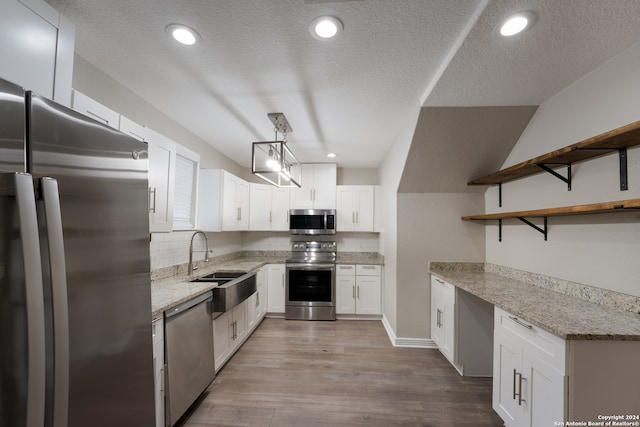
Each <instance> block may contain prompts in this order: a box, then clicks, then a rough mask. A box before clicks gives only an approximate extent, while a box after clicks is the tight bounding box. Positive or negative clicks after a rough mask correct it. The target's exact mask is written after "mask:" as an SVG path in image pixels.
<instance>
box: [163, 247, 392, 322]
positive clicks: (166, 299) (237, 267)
mask: <svg viewBox="0 0 640 427" xmlns="http://www.w3.org/2000/svg"><path fill="white" fill-rule="evenodd" d="M289 256H290V254H288V253H283V254H277V255H265V256H243V257H239V258H235V259H231V260H225V261H222V262H216V261H210V262H207V263H204V262H202V261H198V262H196V263H195V264H196V265H197V266H198V267H199V268H198V269H197V270H196V271H195V272H194V274H193V275H192V276H188V275H187V274H186V272H185V271H184V270H185V269H184V268H176V269H175V272H174V273H173V274H172V275H170V276H169V277H163V278H158V279H154V280H152V281H151V312H152V316H153V319H157V318H160V317H161V316H162V313H163V312H164V311H165V310H168V309H170V308H172V307H175V306H177V305H179V304H181V303H183V302H186V301H189V300H190V299H192V298H194V297H197V296H198V295H201V294H203V293H205V292H208V291H210V290H211V289H213V288H215V287H216V286H218V284H217V283H216V282H191V281H190V280H193V279H195V278H197V277H202V276H206V275H208V274H211V273H216V272H229V273H230V272H233V273H236V272H237V273H248V272H249V271H253V270H257V269H259V268H260V267H262V266H263V265H265V264H284V262H285V260H286V259H287V258H288V257H289ZM383 259H384V258H383V257H382V256H381V255H379V254H373V253H369V252H365V253H358V252H349V253H345V254H344V255H341V254H340V253H339V254H338V260H337V263H338V264H375V265H381V264H382V263H383ZM152 277H153V274H152Z"/></svg>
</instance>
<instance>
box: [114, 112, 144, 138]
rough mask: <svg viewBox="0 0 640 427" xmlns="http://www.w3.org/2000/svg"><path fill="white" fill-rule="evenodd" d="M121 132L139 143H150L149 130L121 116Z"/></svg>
mask: <svg viewBox="0 0 640 427" xmlns="http://www.w3.org/2000/svg"><path fill="white" fill-rule="evenodd" d="M119 129H120V132H122V133H125V134H127V135H129V136H131V137H133V138H135V139H137V140H138V141H148V140H149V136H148V130H147V128H145V127H144V126H142V125H139V124H138V123H136V122H134V121H131V120H129V119H127V118H126V117H124V116H120V128H119Z"/></svg>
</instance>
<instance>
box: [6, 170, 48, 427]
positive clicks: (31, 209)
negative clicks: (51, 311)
mask: <svg viewBox="0 0 640 427" xmlns="http://www.w3.org/2000/svg"><path fill="white" fill-rule="evenodd" d="M6 179H9V180H12V181H13V182H12V183H10V185H9V186H10V187H11V188H13V189H14V190H15V200H16V208H17V215H18V219H19V224H20V241H21V244H22V261H23V267H24V289H25V297H26V316H27V345H28V346H29V358H28V361H27V369H28V371H27V402H26V403H27V408H26V409H27V411H26V412H27V420H26V425H27V426H28V427H30V426H42V425H43V423H44V407H45V326H44V293H43V290H42V263H41V259H40V238H39V236H38V220H37V212H36V200H35V197H34V187H33V179H32V178H31V175H28V174H23V173H16V174H10V175H6Z"/></svg>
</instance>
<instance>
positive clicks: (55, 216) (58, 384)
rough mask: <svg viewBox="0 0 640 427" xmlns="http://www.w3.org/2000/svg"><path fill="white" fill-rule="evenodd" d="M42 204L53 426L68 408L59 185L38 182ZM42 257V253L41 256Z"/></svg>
mask: <svg viewBox="0 0 640 427" xmlns="http://www.w3.org/2000/svg"><path fill="white" fill-rule="evenodd" d="M39 183H40V188H41V195H42V200H43V202H44V203H43V204H44V209H43V211H44V212H42V213H43V214H44V222H45V223H46V226H47V228H46V229H47V240H48V243H49V245H48V246H49V247H48V251H49V254H48V255H49V269H50V277H51V300H52V304H53V336H54V337H55V340H54V375H55V379H56V381H55V389H54V396H55V397H54V402H53V426H54V427H66V426H67V411H68V407H69V401H68V400H69V309H68V306H67V271H66V267H65V265H66V262H65V257H64V239H63V236H62V212H61V210H60V195H59V191H58V182H57V181H56V180H55V179H51V178H42V179H40V181H39ZM43 256H44V254H43Z"/></svg>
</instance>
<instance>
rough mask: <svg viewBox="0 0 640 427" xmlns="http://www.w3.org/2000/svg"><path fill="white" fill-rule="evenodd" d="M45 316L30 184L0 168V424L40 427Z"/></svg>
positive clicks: (23, 175)
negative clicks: (5, 172) (2, 172)
mask: <svg viewBox="0 0 640 427" xmlns="http://www.w3.org/2000/svg"><path fill="white" fill-rule="evenodd" d="M44 416H45V316H44V303H43V291H42V270H41V264H40V242H39V238H38V224H37V215H36V203H35V197H34V187H33V181H32V178H31V176H29V175H27V174H24V173H13V174H10V173H9V174H0V426H16V427H42V426H43V424H44Z"/></svg>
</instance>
